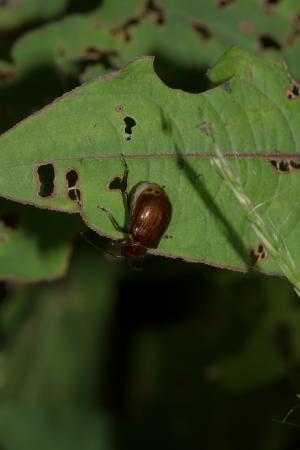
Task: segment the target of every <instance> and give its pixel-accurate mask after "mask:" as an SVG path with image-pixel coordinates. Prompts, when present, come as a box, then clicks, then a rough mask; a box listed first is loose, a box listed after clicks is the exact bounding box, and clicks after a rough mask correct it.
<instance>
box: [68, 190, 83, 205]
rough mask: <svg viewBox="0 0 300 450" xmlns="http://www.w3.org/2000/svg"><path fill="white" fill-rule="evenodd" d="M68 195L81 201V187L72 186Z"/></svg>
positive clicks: (71, 198)
mask: <svg viewBox="0 0 300 450" xmlns="http://www.w3.org/2000/svg"><path fill="white" fill-rule="evenodd" d="M68 195H69V198H70V200H73V201H77V202H78V203H80V198H81V195H80V189H78V188H76V189H74V188H71V189H70V190H69V192H68Z"/></svg>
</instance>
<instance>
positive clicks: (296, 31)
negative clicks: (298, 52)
mask: <svg viewBox="0 0 300 450" xmlns="http://www.w3.org/2000/svg"><path fill="white" fill-rule="evenodd" d="M299 35H300V13H298V14H296V15H295V16H293V17H292V29H291V31H290V33H289V34H288V36H287V38H286V43H287V44H288V45H292V44H293V43H294V41H295V40H296V39H297V38H298V37H299Z"/></svg>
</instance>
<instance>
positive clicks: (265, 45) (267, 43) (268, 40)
mask: <svg viewBox="0 0 300 450" xmlns="http://www.w3.org/2000/svg"><path fill="white" fill-rule="evenodd" d="M259 43H260V47H261V48H262V49H263V50H269V49H272V50H277V51H280V50H281V44H280V42H279V41H277V40H276V39H275V38H274V37H273V36H271V35H269V34H263V35H261V36H260V38H259Z"/></svg>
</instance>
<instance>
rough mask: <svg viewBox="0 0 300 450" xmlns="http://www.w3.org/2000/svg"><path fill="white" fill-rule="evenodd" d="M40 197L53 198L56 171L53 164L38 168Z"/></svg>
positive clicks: (42, 165)
mask: <svg viewBox="0 0 300 450" xmlns="http://www.w3.org/2000/svg"><path fill="white" fill-rule="evenodd" d="M37 176H38V195H39V197H42V198H46V197H51V196H52V195H53V194H54V178H55V170H54V166H53V164H52V163H47V164H41V165H39V166H38V167H37Z"/></svg>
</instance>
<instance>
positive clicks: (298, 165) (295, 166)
mask: <svg viewBox="0 0 300 450" xmlns="http://www.w3.org/2000/svg"><path fill="white" fill-rule="evenodd" d="M290 165H291V166H292V168H293V169H295V170H300V161H295V160H293V159H291V161H290Z"/></svg>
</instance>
